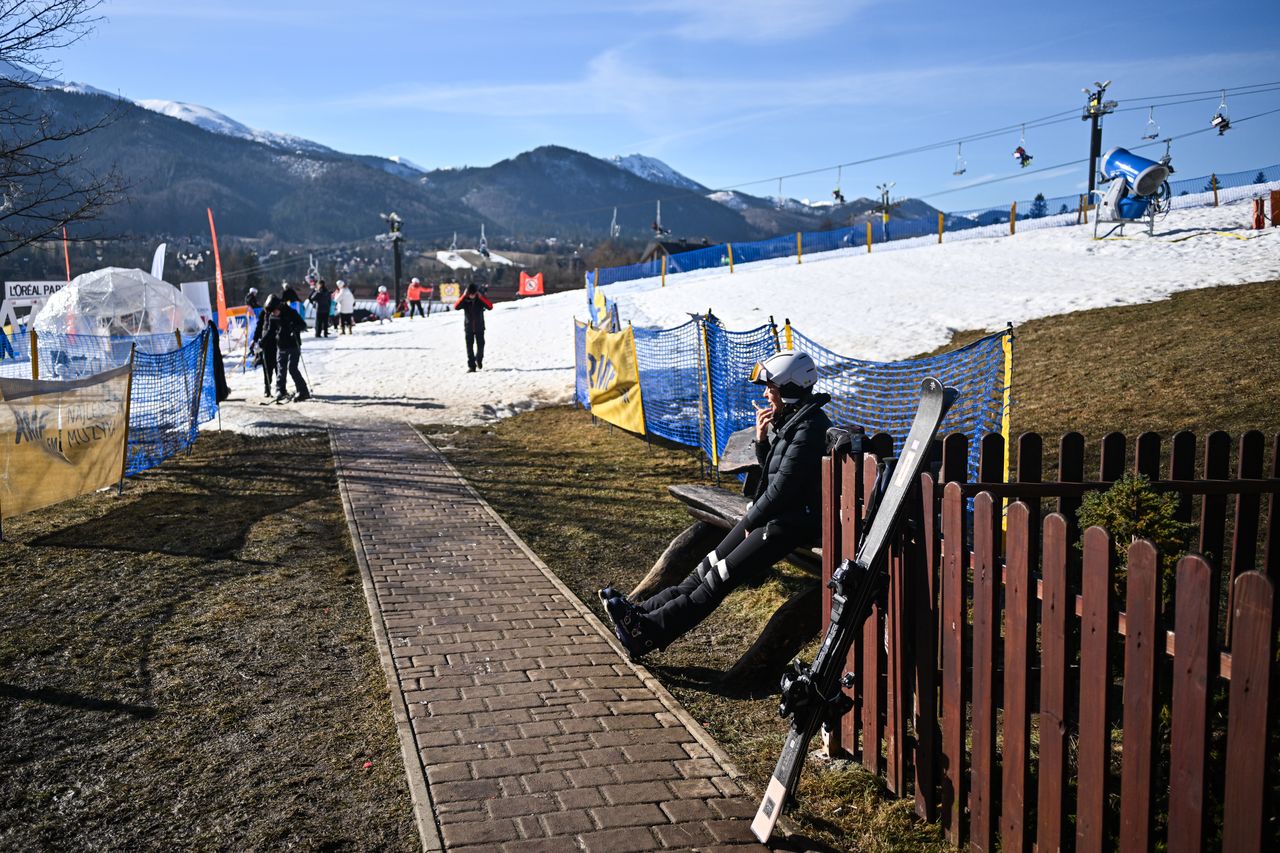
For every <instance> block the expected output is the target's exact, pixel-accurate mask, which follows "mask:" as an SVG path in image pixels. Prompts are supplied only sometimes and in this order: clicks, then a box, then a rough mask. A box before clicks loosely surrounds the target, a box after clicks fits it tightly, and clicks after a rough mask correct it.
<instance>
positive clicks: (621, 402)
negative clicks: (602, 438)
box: [587, 326, 645, 435]
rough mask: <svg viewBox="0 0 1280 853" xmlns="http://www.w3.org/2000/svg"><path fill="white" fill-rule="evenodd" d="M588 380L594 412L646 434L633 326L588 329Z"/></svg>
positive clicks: (629, 428)
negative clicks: (610, 329) (614, 329)
mask: <svg viewBox="0 0 1280 853" xmlns="http://www.w3.org/2000/svg"><path fill="white" fill-rule="evenodd" d="M587 381H588V383H589V385H590V392H589V399H590V401H591V414H593V415H595V416H596V417H597V418H600V419H601V420H604V421H608V422H609V423H611V424H613V425H614V426H619V427H622V428H623V429H625V430H629V431H630V432H634V433H639V434H640V435H644V434H645V433H644V406H643V404H642V403H641V401H640V370H639V368H638V367H637V362H636V339H635V336H634V335H633V334H632V331H631V327H630V326H628V327H627V328H625V329H623V330H622V331H621V332H603V331H600V330H599V329H590V328H589V329H587Z"/></svg>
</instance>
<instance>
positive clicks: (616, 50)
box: [58, 0, 1280, 210]
mask: <svg viewBox="0 0 1280 853" xmlns="http://www.w3.org/2000/svg"><path fill="white" fill-rule="evenodd" d="M101 11H102V12H103V14H104V15H105V16H106V19H105V20H104V21H103V22H102V23H101V24H100V25H99V26H98V27H97V29H96V31H95V32H94V33H93V34H92V35H91V36H90V37H88V38H86V39H85V40H83V41H81V42H80V43H78V44H76V45H74V46H73V47H71V48H69V49H68V50H66V51H64V52H63V53H62V55H61V56H60V57H58V58H59V60H60V64H61V68H60V75H61V76H62V77H63V78H64V79H69V80H76V81H80V82H85V83H90V84H92V85H95V86H97V87H99V88H102V89H107V90H110V91H118V92H120V93H121V94H122V95H124V96H126V97H130V98H134V99H140V98H160V99H167V100H175V101H186V102H189V103H195V104H201V105H204V106H208V107H212V108H214V109H216V110H219V111H221V112H224V113H226V114H228V115H230V116H231V117H232V118H235V119H237V120H239V121H241V122H243V123H245V124H248V125H250V126H252V127H257V128H261V129H266V130H274V131H281V132H286V133H293V134H297V135H299V136H303V137H307V138H309V139H314V140H316V141H318V142H321V143H323V144H325V145H329V146H330V147H333V148H336V149H339V150H343V151H351V152H358V153H369V154H384V155H401V156H404V157H408V158H409V159H411V160H413V161H414V162H416V163H419V164H421V165H423V166H426V167H431V168H434V167H440V166H460V165H488V164H491V163H494V162H496V161H498V160H502V159H504V158H507V157H511V156H514V155H516V154H518V153H520V152H521V151H526V150H529V149H530V148H533V147H536V146H538V145H544V144H551V143H554V144H559V145H565V146H568V147H571V148H576V149H579V150H582V151H586V152H588V153H591V154H595V155H599V156H609V155H612V154H627V153H633V152H639V153H643V154H647V155H650V156H654V157H658V158H661V159H662V160H665V161H666V162H667V163H669V164H670V165H671V166H673V167H674V168H676V169H677V170H679V171H681V172H683V173H685V174H687V175H689V176H690V177H692V178H694V179H695V180H698V181H700V182H702V183H703V184H706V185H707V186H710V187H714V188H720V187H730V186H741V187H742V188H743V189H744V190H746V191H748V192H752V193H754V194H757V195H773V194H776V193H777V192H778V183H777V180H776V179H775V176H778V175H784V174H791V173H796V172H803V171H808V170H814V169H823V168H824V167H828V166H832V167H834V165H835V164H839V163H847V162H852V161H855V160H861V159H864V158H867V157H873V156H876V155H881V154H886V153H890V152H895V151H900V150H903V149H907V148H912V147H916V146H920V145H924V144H927V143H932V142H938V141H942V140H947V139H952V138H956V137H961V136H965V135H969V134H976V133H979V132H982V131H985V130H990V129H993V128H1000V127H1006V126H1012V125H1018V124H1020V123H1022V122H1027V121H1030V120H1033V119H1037V118H1040V117H1044V116H1049V115H1053V114H1057V113H1062V112H1065V111H1072V110H1074V111H1076V112H1077V113H1078V111H1079V110H1080V108H1081V106H1082V105H1083V102H1084V95H1083V94H1082V93H1081V91H1080V90H1081V87H1083V86H1087V85H1090V84H1091V83H1092V82H1093V81H1095V80H1106V79H1111V80H1112V81H1113V84H1112V86H1111V89H1110V91H1109V97H1111V98H1114V99H1116V100H1118V101H1120V102H1121V107H1122V108H1134V107H1137V108H1138V109H1133V110H1131V111H1129V112H1121V113H1117V114H1116V115H1114V116H1111V117H1109V118H1108V119H1107V120H1106V124H1105V132H1104V138H1103V145H1104V150H1105V148H1107V147H1110V146H1112V145H1133V144H1137V143H1138V142H1140V137H1141V136H1142V134H1143V133H1144V131H1145V129H1146V124H1147V117H1148V112H1147V109H1146V107H1147V104H1148V103H1150V100H1149V99H1150V98H1152V97H1154V96H1160V95H1169V94H1178V93H1189V92H1202V91H1205V90H1217V89H1220V88H1223V87H1228V88H1232V87H1241V86H1245V85H1247V84H1259V83H1269V82H1277V81H1280V40H1278V37H1280V3H1278V2H1276V0H1243V2H1236V3H1232V4H1230V5H1228V6H1217V7H1215V6H1212V5H1210V4H1206V3H1204V2H1202V0H1201V2H1194V3H1192V2H1177V0H1175V2H1165V3H1128V4H1125V3H1121V2H1111V3H1092V2H1077V3H1062V4H1037V3H1034V2H1032V3H1024V4H1016V3H955V2H935V0H905V2H903V1H902V0H900V1H899V2H892V3H890V2H876V0H816V2H815V0H791V2H785V3H784V2H770V1H769V0H710V1H709V2H697V0H616V2H601V3H571V2H561V0H553V2H526V3H515V2H505V0H500V2H483V0H481V2H474V3H469V4H466V3H450V4H442V3H431V2H427V3H405V2H385V0H371V2H364V3H339V2H327V0H315V2H294V0H286V2H275V0H258V2H245V0H219V2H208V3H192V2H181V3H175V2H173V0H108V2H106V3H104V5H103V7H102V10H101ZM1272 88H1273V89H1275V91H1271V92H1268V93H1264V94H1256V95H1252V96H1244V95H1240V96H1237V97H1232V96H1231V95H1230V94H1229V95H1228V104H1229V107H1230V111H1231V116H1232V118H1233V120H1235V121H1237V122H1238V125H1237V126H1236V127H1235V128H1233V129H1232V130H1231V131H1229V132H1228V133H1227V134H1226V135H1225V136H1223V137H1218V136H1217V135H1216V134H1214V133H1202V134H1199V135H1198V136H1194V137H1190V138H1188V139H1185V140H1177V141H1175V142H1174V144H1173V154H1174V165H1175V167H1176V168H1177V169H1178V174H1179V176H1185V177H1193V176H1199V175H1203V174H1207V173H1209V172H1211V171H1217V172H1220V173H1224V172H1230V171H1236V170H1243V169H1255V168H1258V167H1260V166H1266V165H1270V164H1274V163H1280V112H1276V113H1273V114H1272V115H1269V116H1265V117H1261V118H1257V119H1254V120H1251V121H1248V122H1240V119H1242V118H1244V117H1246V116H1250V115H1253V114H1255V113H1261V112H1265V111H1268V110H1280V82H1278V85H1277V86H1276V87H1272ZM1198 97H1200V98H1208V100H1203V101H1199V102H1197V103H1190V104H1184V105H1181V106H1165V107H1158V108H1157V109H1156V112H1155V118H1156V121H1157V122H1158V123H1159V125H1160V127H1161V130H1162V135H1171V134H1172V135H1178V134H1184V133H1187V132H1189V131H1193V130H1199V129H1201V128H1204V127H1207V125H1208V121H1209V118H1210V116H1211V115H1212V114H1213V112H1214V110H1215V109H1216V107H1217V103H1218V95H1217V94H1216V93H1215V94H1212V95H1199V96H1198ZM1175 100H1181V99H1175ZM1020 138H1021V131H1020V130H1019V129H1017V128H1015V129H1013V130H1010V131H1007V132H1005V133H1003V134H1001V135H999V136H997V137H996V138H993V139H988V140H984V141H974V142H970V143H968V144H966V145H965V146H964V152H963V153H964V157H965V159H966V160H967V165H968V171H967V172H966V174H965V175H963V176H961V177H956V176H953V175H952V170H953V167H954V163H955V158H956V150H955V146H948V147H947V148H945V149H941V150H934V151H930V152H924V153H920V154H915V155H911V156H905V157H897V158H893V159H887V160H883V161H879V162H876V163H872V164H867V165H862V166H851V167H847V168H844V169H843V170H842V172H841V174H840V175H839V178H840V184H841V188H842V190H843V192H844V194H845V196H846V197H849V198H853V197H855V196H861V195H867V196H870V195H874V194H875V186H876V185H877V184H879V183H881V182H884V181H890V180H891V181H895V182H896V187H895V189H894V193H895V195H913V196H919V197H924V198H926V200H928V201H930V203H932V204H934V205H935V206H937V207H939V208H942V209H946V210H956V209H962V208H968V207H974V206H978V205H986V204H993V205H995V204H1002V203H1005V202H1007V200H1010V199H1014V198H1023V199H1025V198H1029V197H1031V196H1032V195H1034V194H1035V193H1036V192H1044V193H1045V194H1046V195H1048V196H1055V195H1067V194H1074V193H1077V192H1080V191H1081V190H1082V188H1083V184H1084V180H1085V177H1086V174H1085V173H1086V168H1085V167H1084V166H1072V167H1064V168H1063V169H1056V170H1049V171H1046V172H1042V173H1040V174H1035V175H1022V174H1020V170H1019V168H1018V166H1017V163H1016V161H1015V160H1014V159H1013V157H1012V156H1011V152H1012V150H1013V149H1014V148H1015V147H1016V146H1017V145H1018V144H1019V142H1020ZM1026 148H1027V149H1028V150H1029V151H1030V152H1031V153H1032V154H1033V155H1034V157H1035V161H1034V164H1033V165H1034V166H1036V167H1042V166H1053V165H1055V164H1059V163H1067V162H1069V161H1072V160H1076V159H1080V158H1083V157H1086V156H1087V154H1088V134H1087V124H1086V123H1085V122H1082V121H1080V120H1079V118H1078V117H1076V116H1068V117H1067V119H1066V120H1064V121H1061V122H1060V123H1057V124H1052V125H1049V126H1044V127H1033V128H1028V129H1027V131H1026ZM1161 151H1162V149H1161ZM1153 156H1155V155H1153ZM1014 175H1018V176H1019V177H1018V179H1016V180H1010V181H1005V182H1002V183H995V184H988V185H986V186H978V187H974V188H971V189H960V191H955V190H957V189H958V188H963V187H965V186H966V185H969V184H974V183H982V182H985V181H989V180H992V179H996V178H1004V177H1010V176H1014ZM836 179H837V172H836V170H835V169H834V168H831V169H826V170H825V171H821V172H820V173H818V174H815V175H810V176H805V177H795V178H788V179H785V180H784V181H783V183H782V192H783V194H785V195H787V196H791V197H795V198H802V197H810V198H814V199H827V198H830V195H831V190H832V189H833V187H834V186H835V185H836ZM750 182H755V183H750ZM947 191H950V192H947Z"/></svg>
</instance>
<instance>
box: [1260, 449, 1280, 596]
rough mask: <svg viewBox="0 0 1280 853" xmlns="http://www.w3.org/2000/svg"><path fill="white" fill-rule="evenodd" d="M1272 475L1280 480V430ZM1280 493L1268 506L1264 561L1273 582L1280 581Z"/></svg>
mask: <svg viewBox="0 0 1280 853" xmlns="http://www.w3.org/2000/svg"><path fill="white" fill-rule="evenodd" d="M1271 476H1272V477H1273V478H1275V479H1277V480H1280V432H1278V433H1276V434H1275V438H1274V439H1273V441H1272V443H1271ZM1277 504H1280V495H1277V494H1272V495H1271V500H1270V501H1269V502H1268V506H1267V543H1266V545H1264V546H1263V549H1262V553H1263V558H1262V563H1263V565H1264V566H1265V567H1266V571H1267V577H1269V578H1271V582H1272V583H1277V582H1280V506H1277Z"/></svg>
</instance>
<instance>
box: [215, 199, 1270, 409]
mask: <svg viewBox="0 0 1280 853" xmlns="http://www.w3.org/2000/svg"><path fill="white" fill-rule="evenodd" d="M1250 214H1251V208H1250V206H1249V204H1248V203H1247V201H1243V202H1240V203H1236V204H1232V205H1227V206H1223V207H1219V208H1199V209H1193V210H1181V211H1174V212H1173V213H1172V214H1170V216H1169V217H1168V218H1167V219H1165V220H1163V221H1162V222H1160V223H1157V227H1156V233H1155V236H1154V237H1152V238H1149V237H1147V236H1146V233H1145V231H1144V230H1143V229H1141V228H1138V227H1136V226H1132V225H1131V226H1128V231H1129V234H1128V236H1126V238H1125V239H1116V240H1106V241H1095V240H1093V239H1092V237H1093V226H1092V225H1088V226H1071V227H1062V228H1049V229H1043V230H1039V231H1029V232H1025V233H1019V234H1018V235H1017V236H1015V237H1012V238H1010V237H1007V236H1005V237H989V238H979V239H969V240H964V241H955V242H951V243H945V242H944V243H943V244H942V245H941V246H939V245H937V244H936V238H923V239H921V240H919V241H913V242H918V243H919V245H917V246H915V247H913V248H907V247H903V248H904V249H905V250H901V249H899V247H898V246H896V245H895V244H890V245H893V246H894V248H895V250H894V251H886V250H882V249H879V248H878V247H874V246H873V251H872V253H871V254H867V252H866V250H865V248H859V249H850V250H843V251H839V252H829V253H825V254H822V255H810V256H807V257H805V259H804V263H803V264H797V263H796V261H795V259H794V258H790V259H779V260H774V261H762V262H759V263H755V264H743V265H739V266H737V267H736V269H735V272H734V273H733V274H732V275H730V273H729V271H728V270H727V269H715V270H702V271H698V272H694V273H686V274H682V275H676V276H668V277H667V286H666V287H665V288H658V287H657V286H656V283H655V282H654V281H653V280H644V281H636V282H626V283H621V284H617V285H611V286H609V287H608V288H607V292H608V293H609V295H610V297H611V298H615V299H617V300H618V302H619V308H620V313H621V316H622V317H623V319H624V320H627V319H630V320H631V321H632V322H633V323H634V324H635V325H637V326H641V325H643V326H673V325H678V324H680V323H682V322H684V321H686V320H687V319H688V316H689V313H690V312H705V311H706V310H707V309H708V308H710V309H712V310H713V311H714V312H715V314H716V315H717V316H718V317H720V318H721V319H722V320H723V321H724V323H725V324H726V326H728V327H729V328H730V329H747V328H752V327H755V326H758V325H760V324H762V323H766V322H768V319H769V317H770V315H772V316H773V317H774V318H776V320H777V321H778V322H779V323H781V322H782V320H783V318H788V317H789V318H790V319H791V322H792V324H793V325H794V326H795V327H796V328H797V329H798V330H800V331H802V332H803V333H804V334H806V335H808V336H809V337H811V338H813V339H814V340H816V341H818V342H820V343H822V344H825V345H826V346H828V347H830V348H831V349H833V350H835V351H836V352H839V353H843V354H846V355H851V356H857V357H860V358H869V359H876V360H893V359H899V358H905V357H908V356H911V355H913V354H915V353H919V352H924V351H927V350H931V349H933V348H935V347H938V346H940V345H942V344H944V343H946V342H947V341H948V340H949V339H950V337H951V335H952V333H953V332H955V331H957V330H961V329H980V328H981V329H996V328H1000V327H1003V326H1004V325H1005V323H1006V322H1012V323H1014V325H1017V324H1019V323H1022V322H1025V321H1027V320H1031V319H1034V318H1037V317H1046V316H1051V315H1054V314H1062V313H1066V312H1070V311H1079V310H1082V309H1086V308H1097V307H1103V306H1108V305H1128V304H1134V303H1140V302H1151V301H1155V300H1159V299H1164V298H1166V297H1168V296H1169V295H1171V294H1173V293H1175V292H1177V291H1181V290H1190V289H1194V288H1200V287H1212V286H1215V285H1225V284H1241V283H1245V282H1252V281H1266V280H1273V279H1280V228H1270V229H1267V230H1266V231H1253V230H1249V229H1248V223H1249V219H1250ZM1006 227H1007V226H1006ZM1232 235H1234V236H1232ZM886 248H887V247H886ZM575 316H577V317H579V318H582V317H585V316H586V297H585V294H584V292H583V291H581V290H578V291H572V292H568V293H558V294H552V295H549V296H543V297H535V298H531V299H527V300H523V301H520V302H509V303H501V304H499V305H497V306H496V307H495V309H494V310H493V311H492V312H490V313H489V315H488V323H487V332H486V338H487V348H486V352H485V365H484V369H483V370H482V371H479V372H476V373H468V372H467V365H466V352H465V349H464V344H463V332H462V316H461V314H459V313H455V312H448V313H445V314H433V315H432V316H431V317H430V318H427V319H425V320H424V319H422V318H416V319H414V320H405V319H400V320H395V321H393V322H390V323H388V324H386V325H383V326H378V325H377V324H376V323H375V324H372V325H370V324H367V323H365V324H360V325H359V326H357V328H356V333H355V334H354V335H349V336H342V337H330V338H328V339H321V340H317V339H315V338H312V337H310V336H308V337H307V338H306V339H305V340H304V343H303V364H304V366H305V367H306V370H307V373H308V374H309V376H310V379H311V385H312V392H313V393H314V394H315V398H314V399H313V400H311V401H308V402H305V403H299V404H289V405H282V406H277V405H265V406H264V405H258V402H259V401H261V400H263V399H264V398H263V397H262V396H261V395H262V378H261V374H260V373H256V372H254V371H252V370H250V371H249V372H248V373H247V374H244V375H240V374H236V373H232V374H231V375H230V376H229V380H230V382H231V386H232V389H233V394H232V396H233V399H232V400H229V401H228V402H227V403H226V404H224V406H223V413H222V427H223V428H224V429H227V428H229V429H235V430H243V431H258V430H267V429H274V428H278V427H281V426H287V425H304V424H309V425H314V426H323V425H325V424H329V423H335V424H353V425H358V424H366V423H372V422H375V421H381V420H389V419H394V420H410V421H412V422H415V423H449V424H476V423H483V422H485V421H491V420H494V419H496V418H499V417H505V416H508V415H511V414H514V413H516V412H520V411H524V410H527V409H529V408H532V407H534V406H539V405H546V404H553V403H565V402H568V401H569V400H571V399H572V395H573V358H574V353H573V318H574V317H575ZM216 426H217V423H216V422H215V423H214V424H210V425H208V427H213V428H216ZM208 427H207V428H208Z"/></svg>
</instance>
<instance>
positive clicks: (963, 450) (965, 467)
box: [942, 432, 969, 485]
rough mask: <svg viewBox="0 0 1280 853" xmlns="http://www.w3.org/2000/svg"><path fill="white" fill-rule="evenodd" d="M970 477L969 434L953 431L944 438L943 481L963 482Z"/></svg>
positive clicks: (944, 482) (945, 482)
mask: <svg viewBox="0 0 1280 853" xmlns="http://www.w3.org/2000/svg"><path fill="white" fill-rule="evenodd" d="M968 479H969V436H967V435H965V434H964V433H962V432H953V433H951V434H950V435H948V436H947V437H946V438H945V439H943V440H942V482H943V484H944V485H945V484H947V483H963V482H965V481H966V480H968Z"/></svg>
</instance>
